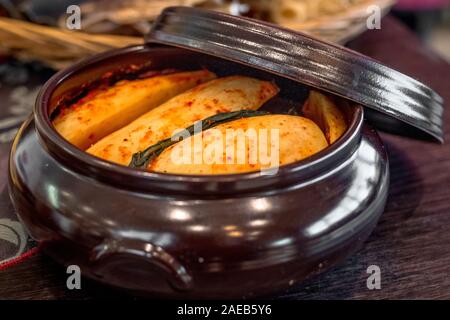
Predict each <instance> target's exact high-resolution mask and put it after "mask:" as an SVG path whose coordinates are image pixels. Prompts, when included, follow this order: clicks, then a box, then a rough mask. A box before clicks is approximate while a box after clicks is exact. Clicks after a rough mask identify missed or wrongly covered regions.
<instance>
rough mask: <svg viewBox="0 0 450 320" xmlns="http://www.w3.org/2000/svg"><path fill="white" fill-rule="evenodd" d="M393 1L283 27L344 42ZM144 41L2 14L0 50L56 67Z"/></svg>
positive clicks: (370, 0)
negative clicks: (373, 13) (373, 12)
mask: <svg viewBox="0 0 450 320" xmlns="http://www.w3.org/2000/svg"><path fill="white" fill-rule="evenodd" d="M394 3H395V0H367V2H364V3H363V4H360V5H357V6H353V7H351V8H349V10H347V11H345V12H341V13H339V14H335V15H332V16H331V15H329V16H324V17H321V18H319V19H314V20H308V21H307V22H304V23H287V24H283V26H284V27H287V28H291V29H294V30H299V31H303V32H306V33H309V34H312V35H314V36H317V37H320V38H323V39H325V40H329V41H332V42H336V43H341V44H343V43H345V42H347V41H348V40H350V39H352V38H354V37H356V36H357V35H359V34H361V33H362V32H364V30H366V20H367V17H368V15H369V13H368V12H367V8H368V6H370V5H377V6H379V7H380V8H381V12H382V14H386V13H387V12H388V11H389V9H390V8H391V7H392V5H393V4H394ZM142 41H143V40H142V37H128V36H118V35H100V34H88V33H83V32H78V31H77V32H75V31H69V30H63V29H58V28H52V27H46V26H41V25H37V24H34V23H29V22H24V21H20V20H14V19H9V18H3V17H0V52H5V53H7V54H11V55H14V56H15V57H17V58H19V59H22V60H39V61H42V62H44V63H45V64H47V65H48V66H50V67H53V68H55V69H61V68H64V67H66V66H68V65H70V64H72V63H74V62H75V61H77V60H80V59H82V58H84V57H86V56H89V55H91V54H94V53H98V52H101V51H105V50H109V49H113V48H119V47H124V46H127V45H132V44H139V43H142Z"/></svg>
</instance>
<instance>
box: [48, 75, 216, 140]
mask: <svg viewBox="0 0 450 320" xmlns="http://www.w3.org/2000/svg"><path fill="white" fill-rule="evenodd" d="M213 78H215V75H214V74H213V73H212V72H209V71H207V70H200V71H192V72H179V73H173V74H168V75H160V76H154V77H151V78H147V79H138V80H131V81H129V80H123V81H120V82H118V83H116V84H115V85H113V86H110V87H108V88H106V89H97V90H93V91H92V92H91V93H90V94H88V95H87V96H86V97H84V98H83V99H80V100H79V101H78V102H77V103H75V104H73V105H71V106H68V107H63V108H62V109H61V110H60V112H59V114H58V115H57V116H56V117H55V119H54V120H53V125H54V126H55V129H56V131H58V132H59V133H60V134H61V135H62V136H63V137H64V138H65V139H66V140H68V141H69V142H70V143H72V144H74V145H76V146H77V147H78V148H80V149H86V148H88V147H90V146H91V145H92V144H93V143H95V142H97V141H98V140H100V139H101V138H103V137H105V136H106V135H108V134H110V133H111V132H114V131H116V130H117V129H120V128H121V127H123V126H125V125H127V124H128V123H129V122H130V121H132V120H134V119H136V118H137V117H139V116H140V115H142V114H144V113H146V112H147V111H149V110H152V109H153V108H155V107H157V106H159V105H160V104H162V103H164V102H165V101H167V100H169V99H170V98H172V97H174V96H176V95H177V94H179V93H182V92H184V91H186V90H188V89H190V88H192V87H194V86H196V85H198V84H200V83H203V82H206V81H208V80H211V79H213Z"/></svg>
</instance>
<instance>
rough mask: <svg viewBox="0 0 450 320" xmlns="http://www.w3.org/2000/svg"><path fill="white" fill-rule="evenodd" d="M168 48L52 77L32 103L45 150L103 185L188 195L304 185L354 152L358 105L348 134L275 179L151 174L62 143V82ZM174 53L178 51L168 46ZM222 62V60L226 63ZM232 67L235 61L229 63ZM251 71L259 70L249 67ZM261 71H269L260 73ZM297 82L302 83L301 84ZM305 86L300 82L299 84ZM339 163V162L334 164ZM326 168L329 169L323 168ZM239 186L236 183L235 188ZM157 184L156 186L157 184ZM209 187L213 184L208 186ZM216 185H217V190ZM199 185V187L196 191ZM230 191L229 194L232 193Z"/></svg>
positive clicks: (132, 49)
mask: <svg viewBox="0 0 450 320" xmlns="http://www.w3.org/2000/svg"><path fill="white" fill-rule="evenodd" d="M167 47H168V46H166V45H161V46H157V45H154V44H152V45H146V44H144V45H134V46H129V47H125V48H119V49H114V50H110V51H107V52H103V53H99V54H96V55H94V56H92V57H89V58H86V59H84V60H82V61H80V62H78V63H76V64H74V65H72V66H70V67H68V68H66V69H63V70H61V71H59V72H57V73H56V74H55V75H53V76H52V77H51V78H50V79H49V80H48V81H47V82H46V83H45V84H44V85H43V87H42V88H41V90H40V92H39V94H38V96H37V98H36V103H35V105H34V122H35V127H36V131H37V133H38V137H39V141H40V142H41V143H42V144H43V146H44V148H45V149H46V150H47V151H49V152H50V153H51V154H52V155H53V156H55V157H56V158H58V159H61V160H62V159H64V160H69V161H64V163H66V164H67V163H69V164H70V165H71V166H73V168H74V169H76V170H78V171H81V172H83V173H85V174H88V175H89V176H90V177H95V178H97V179H99V180H101V181H108V182H111V181H112V180H113V181H114V182H116V183H117V184H118V185H121V186H124V187H128V188H130V187H131V188H136V187H137V188H140V189H144V190H146V191H158V190H159V191H175V190H176V191H178V192H179V191H181V190H180V188H177V187H174V185H176V184H180V183H187V184H189V186H190V188H189V189H190V190H184V189H183V190H184V191H189V192H188V193H205V192H206V193H211V192H212V193H213V194H218V193H225V192H229V191H232V192H236V191H251V190H255V189H259V188H263V187H267V186H268V185H271V184H273V183H277V184H280V182H284V183H286V184H287V183H289V182H292V181H293V179H295V180H294V181H297V182H298V181H299V179H301V181H302V183H308V181H310V182H313V179H312V178H316V177H317V175H320V174H323V173H325V172H326V171H328V170H329V168H334V167H336V166H337V164H338V163H340V162H342V161H345V160H346V159H348V158H349V157H350V156H351V154H353V153H354V151H355V150H356V149H357V147H358V145H359V143H360V138H361V129H362V125H363V122H364V111H363V108H362V106H360V105H354V104H353V105H352V107H354V108H355V112H353V116H352V119H351V121H350V123H349V127H348V129H347V130H346V132H345V133H344V134H343V135H342V136H341V137H340V138H339V139H338V140H337V141H335V142H334V143H333V144H332V145H330V146H328V147H327V148H325V149H324V150H322V151H320V152H318V153H316V154H314V155H313V156H310V157H308V158H306V159H303V160H299V161H296V162H294V163H291V164H287V165H283V166H280V167H279V168H278V172H277V173H276V174H275V175H261V173H260V171H256V172H249V173H238V174H224V175H204V176H202V175H180V174H169V173H155V172H148V171H142V170H136V169H133V168H129V167H126V166H122V165H118V164H115V163H112V162H109V161H106V160H103V159H100V158H97V157H95V156H92V155H90V154H88V153H86V152H85V151H83V150H80V149H78V148H77V147H76V146H74V145H72V144H71V143H69V142H68V141H67V140H65V139H64V138H63V137H62V136H61V135H60V134H59V133H58V132H57V131H56V130H55V129H54V128H53V125H52V123H51V120H50V116H49V112H48V110H49V106H50V99H51V97H52V94H53V92H54V91H55V90H56V88H58V87H59V86H60V85H61V84H62V83H63V82H64V81H67V80H68V79H70V77H71V76H73V75H74V74H76V73H80V72H83V70H84V69H85V68H87V67H90V66H92V65H93V64H95V63H98V62H100V61H104V60H107V59H110V58H115V57H118V56H120V55H124V56H125V55H126V54H128V53H136V52H139V51H149V52H150V51H151V50H155V49H158V48H167ZM169 48H174V49H178V50H183V51H187V50H184V49H179V48H176V47H170V46H169ZM225 60H226V59H225ZM230 63H233V62H231V61H230ZM253 68H254V69H257V68H255V67H253ZM263 72H266V73H270V72H267V71H266V70H263ZM299 84H301V83H299ZM301 85H303V84H301ZM337 161H340V162H337ZM327 168H328V169H327ZM237 183H238V184H239V185H237ZM156 184H158V185H156ZM211 184H213V185H214V186H213V187H212V186H211ZM219 186H220V187H219ZM197 187H198V188H197ZM232 189H233V190H232Z"/></svg>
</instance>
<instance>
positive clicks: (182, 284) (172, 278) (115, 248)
mask: <svg viewBox="0 0 450 320" xmlns="http://www.w3.org/2000/svg"><path fill="white" fill-rule="evenodd" d="M117 255H129V256H133V257H135V258H138V259H141V260H143V261H145V262H146V263H150V264H152V265H153V266H156V267H158V269H160V270H161V271H162V272H163V273H164V274H166V275H167V279H168V281H169V283H170V284H171V285H172V286H173V287H174V288H175V289H178V290H181V291H187V290H190V289H192V287H193V279H192V276H191V275H190V274H189V273H188V272H187V270H186V268H185V267H184V266H183V265H182V264H181V263H180V262H179V261H178V260H177V259H175V258H174V257H173V256H172V255H170V254H169V253H167V252H166V251H165V250H164V249H163V248H161V247H159V246H156V245H154V244H152V243H150V242H141V241H136V240H130V239H121V240H116V239H108V240H105V241H104V242H102V243H101V244H99V245H97V246H96V247H94V249H93V250H92V253H91V261H93V262H94V263H95V264H98V265H99V266H101V265H103V263H102V262H104V261H105V260H106V259H108V258H111V257H113V256H117Z"/></svg>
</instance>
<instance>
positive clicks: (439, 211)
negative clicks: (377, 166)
mask: <svg viewBox="0 0 450 320" xmlns="http://www.w3.org/2000/svg"><path fill="white" fill-rule="evenodd" d="M350 46H351V47H352V48H353V49H356V50H357V51H360V52H362V53H364V54H366V55H368V56H371V57H373V58H375V59H377V60H380V61H381V62H383V63H385V64H387V65H389V66H391V67H394V68H396V69H398V70H400V71H402V72H404V73H406V74H409V75H411V76H413V77H415V78H417V79H419V80H421V81H423V82H424V83H426V84H428V85H429V86H431V87H432V88H433V89H435V90H436V91H437V92H438V93H439V94H441V95H442V96H443V97H444V99H445V100H446V101H447V102H450V66H449V65H448V64H447V63H446V62H444V61H443V60H442V59H441V58H439V57H438V56H437V55H436V54H434V53H433V52H432V51H431V50H430V49H427V48H426V47H425V46H423V45H422V44H421V43H420V42H419V40H418V39H417V38H416V37H415V36H414V35H413V34H412V33H410V32H409V31H408V30H407V29H406V28H405V27H404V26H403V25H401V24H400V23H399V22H398V21H396V20H395V19H394V18H392V17H387V18H385V19H384V20H383V22H382V29H381V30H374V31H370V32H367V33H365V34H364V35H362V36H361V37H359V38H358V39H357V40H355V41H353V42H352V43H351V44H350ZM447 105H448V103H447ZM445 118H446V123H450V112H447V113H446V115H445ZM382 138H383V140H384V141H385V143H386V146H387V148H388V152H389V157H390V168H391V186H390V192H389V199H388V203H387V207H386V211H385V213H384V214H383V216H382V218H381V220H380V222H379V224H378V226H377V228H376V229H375V231H374V233H373V234H372V235H371V236H370V238H369V240H368V241H367V243H366V245H365V246H364V248H363V249H361V250H360V251H359V252H358V253H357V254H356V255H354V256H353V257H351V258H350V259H348V260H347V261H345V262H344V263H343V264H341V265H340V266H338V267H335V268H334V269H332V270H330V271H328V272H326V273H324V274H321V275H319V276H316V277H314V278H312V279H309V280H307V281H306V282H304V283H303V284H301V285H300V286H296V287H294V288H292V289H291V290H290V291H289V292H288V293H285V294H283V295H281V296H279V298H282V299H406V298H414V299H416V298H426V299H434V298H438V299H450V232H449V227H450V126H449V125H447V128H446V140H447V142H446V143H445V144H444V145H439V144H437V143H431V142H424V141H416V140H412V139H409V138H404V137H398V136H394V135H391V134H382ZM370 265H378V266H379V267H380V268H381V289H380V290H368V289H367V287H366V280H367V277H368V274H367V273H366V270H367V267H368V266H370ZM66 276H67V275H66V273H65V269H64V268H62V267H60V266H58V265H57V264H56V263H54V262H53V261H52V260H50V259H49V258H48V257H45V256H42V255H36V256H34V257H33V258H31V259H29V260H28V261H26V262H24V263H22V264H21V265H17V266H14V267H12V268H10V269H8V270H6V271H4V272H1V273H0V299H93V298H118V297H121V298H131V297H129V296H127V295H125V294H123V293H120V292H117V291H115V290H112V289H110V288H106V287H104V286H101V285H98V284H97V283H94V282H92V281H89V280H86V279H83V282H82V290H73V291H69V290H68V289H66Z"/></svg>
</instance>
